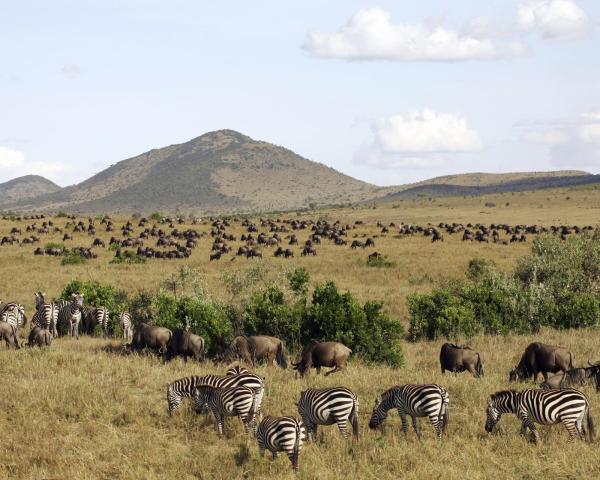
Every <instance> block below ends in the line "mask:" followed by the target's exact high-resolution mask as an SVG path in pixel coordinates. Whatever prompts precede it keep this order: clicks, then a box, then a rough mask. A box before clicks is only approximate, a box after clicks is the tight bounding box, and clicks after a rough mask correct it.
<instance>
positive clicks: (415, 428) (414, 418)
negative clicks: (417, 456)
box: [410, 416, 437, 440]
mask: <svg viewBox="0 0 600 480" xmlns="http://www.w3.org/2000/svg"><path fill="white" fill-rule="evenodd" d="M410 418H411V419H412V425H413V429H414V430H415V433H416V434H417V438H418V439H419V440H421V430H419V422H418V421H417V417H412V416H411V417H410ZM436 430H437V428H436ZM436 433H437V432H436Z"/></svg>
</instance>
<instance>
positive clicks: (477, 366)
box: [475, 354, 483, 377]
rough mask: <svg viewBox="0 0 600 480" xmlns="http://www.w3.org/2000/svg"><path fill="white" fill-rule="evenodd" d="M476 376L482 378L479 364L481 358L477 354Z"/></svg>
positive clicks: (481, 365) (481, 368) (481, 364)
mask: <svg viewBox="0 0 600 480" xmlns="http://www.w3.org/2000/svg"><path fill="white" fill-rule="evenodd" d="M475 368H476V370H477V374H478V375H479V376H480V377H483V363H481V356H480V355H479V354H477V365H476V367H475Z"/></svg>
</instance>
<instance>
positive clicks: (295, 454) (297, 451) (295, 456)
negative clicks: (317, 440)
mask: <svg viewBox="0 0 600 480" xmlns="http://www.w3.org/2000/svg"><path fill="white" fill-rule="evenodd" d="M294 426H295V428H296V438H295V439H294V449H293V450H292V468H293V469H294V470H295V471H298V457H299V456H300V437H301V436H302V428H300V422H298V421H296V424H295V425H294Z"/></svg>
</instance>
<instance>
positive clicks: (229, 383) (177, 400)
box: [167, 373, 265, 417]
mask: <svg viewBox="0 0 600 480" xmlns="http://www.w3.org/2000/svg"><path fill="white" fill-rule="evenodd" d="M199 385H209V386H211V387H215V388H229V387H238V386H244V387H248V388H251V389H252V390H253V391H254V392H255V393H256V405H255V407H256V412H255V413H256V414H257V416H258V417H260V416H261V404H262V398H263V395H264V393H265V383H264V379H262V378H261V377H259V376H258V375H254V374H253V373H241V374H239V375H225V376H220V375H202V376H191V377H184V378H180V379H179V380H175V381H174V382H172V383H170V384H169V386H168V387H167V406H168V410H169V414H170V415H172V414H173V412H174V411H175V410H176V409H177V408H179V405H181V402H182V401H183V399H184V398H186V397H193V399H194V404H195V410H196V412H197V413H200V412H202V411H203V409H204V402H203V401H202V399H201V398H200V397H198V396H197V395H196V388H197V387H198V386H199Z"/></svg>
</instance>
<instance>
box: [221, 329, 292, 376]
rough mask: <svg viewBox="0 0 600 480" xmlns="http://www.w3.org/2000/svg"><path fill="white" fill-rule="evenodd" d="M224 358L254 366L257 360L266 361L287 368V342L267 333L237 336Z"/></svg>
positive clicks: (227, 360) (228, 360)
mask: <svg viewBox="0 0 600 480" xmlns="http://www.w3.org/2000/svg"><path fill="white" fill-rule="evenodd" d="M223 360H224V361H225V362H233V361H235V360H242V361H245V362H247V363H250V364H252V365H253V366H255V365H256V363H257V362H266V363H267V365H273V366H275V365H279V366H280V367H282V368H287V358H286V355H285V344H284V343H283V341H282V340H280V339H279V338H276V337H269V336H267V335H253V336H248V337H246V336H244V335H239V336H237V337H235V338H234V339H233V341H232V342H231V344H230V345H229V347H228V348H227V350H226V351H225V353H224V355H223Z"/></svg>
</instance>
